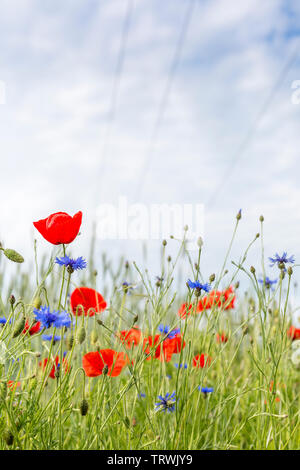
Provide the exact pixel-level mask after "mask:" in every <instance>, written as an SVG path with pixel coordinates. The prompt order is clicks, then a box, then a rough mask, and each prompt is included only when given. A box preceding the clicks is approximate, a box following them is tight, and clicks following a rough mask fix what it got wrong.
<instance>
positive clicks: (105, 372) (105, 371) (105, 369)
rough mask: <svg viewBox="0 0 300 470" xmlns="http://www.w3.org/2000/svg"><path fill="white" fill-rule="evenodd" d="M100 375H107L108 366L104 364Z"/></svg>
mask: <svg viewBox="0 0 300 470" xmlns="http://www.w3.org/2000/svg"><path fill="white" fill-rule="evenodd" d="M102 374H103V375H107V374H108V365H107V364H104V367H103V369H102Z"/></svg>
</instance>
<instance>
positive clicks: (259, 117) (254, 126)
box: [206, 44, 298, 207]
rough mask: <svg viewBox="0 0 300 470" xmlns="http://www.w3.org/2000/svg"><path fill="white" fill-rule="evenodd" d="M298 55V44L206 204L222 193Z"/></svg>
mask: <svg viewBox="0 0 300 470" xmlns="http://www.w3.org/2000/svg"><path fill="white" fill-rule="evenodd" d="M297 56H298V44H297V46H296V47H295V50H294V51H293V53H292V54H291V55H290V57H289V58H288V60H287V62H286V63H285V64H284V66H283V68H282V70H281V72H280V74H279V76H278V79H277V80H276V82H275V84H274V86H273V88H272V89H271V92H270V94H269V95H268V96H267V98H266V100H265V102H264V103H263V106H262V108H261V109H260V111H259V113H258V115H257V117H256V119H255V121H254V122H253V124H252V126H251V127H250V128H249V130H248V132H247V133H246V135H245V137H244V138H243V140H242V141H241V143H240V145H239V146H238V148H237V150H236V152H235V153H234V155H233V159H232V161H231V164H230V166H229V167H228V168H227V169H226V170H225V172H224V174H223V176H222V178H221V179H220V181H219V183H218V184H217V185H216V187H215V189H214V190H213V193H212V194H211V196H210V198H209V199H208V200H207V202H206V205H209V206H210V207H211V206H212V204H213V203H214V202H215V201H216V199H217V197H218V195H219V194H220V188H223V186H224V185H225V183H226V182H227V181H228V179H229V178H230V176H231V175H232V173H233V169H234V168H235V167H236V165H237V163H238V161H239V160H240V159H241V157H242V156H243V154H244V153H245V151H246V149H247V147H248V145H249V144H250V142H251V140H252V138H253V136H254V134H255V132H256V130H257V127H258V125H259V123H260V122H261V120H262V119H263V117H264V115H265V114H266V112H267V110H268V108H269V106H270V104H271V103H272V101H273V99H274V97H275V95H276V93H277V91H278V90H279V88H280V86H281V84H282V82H283V80H284V78H285V76H286V75H287V73H288V71H289V70H290V68H291V67H292V65H293V63H294V61H295V60H296V58H297Z"/></svg>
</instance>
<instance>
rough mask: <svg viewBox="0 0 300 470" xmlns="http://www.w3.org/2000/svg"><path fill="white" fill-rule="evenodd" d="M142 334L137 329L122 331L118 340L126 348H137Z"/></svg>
mask: <svg viewBox="0 0 300 470" xmlns="http://www.w3.org/2000/svg"><path fill="white" fill-rule="evenodd" d="M141 337H142V332H141V330H140V329H139V328H131V329H130V330H123V331H121V333H120V340H121V341H122V343H124V344H126V347H127V348H131V347H132V346H137V345H138V344H139V343H140V342H141Z"/></svg>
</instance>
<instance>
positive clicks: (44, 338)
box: [42, 335, 61, 343]
mask: <svg viewBox="0 0 300 470" xmlns="http://www.w3.org/2000/svg"><path fill="white" fill-rule="evenodd" d="M52 338H53V342H54V343H56V341H60V340H61V336H57V335H42V339H43V340H44V341H52Z"/></svg>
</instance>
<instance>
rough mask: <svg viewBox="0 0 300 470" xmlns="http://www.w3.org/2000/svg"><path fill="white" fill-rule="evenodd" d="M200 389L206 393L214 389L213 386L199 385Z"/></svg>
mask: <svg viewBox="0 0 300 470" xmlns="http://www.w3.org/2000/svg"><path fill="white" fill-rule="evenodd" d="M198 390H199V391H200V392H202V393H204V395H207V393H212V392H213V391H214V389H213V388H212V387H201V385H199V387H198Z"/></svg>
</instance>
